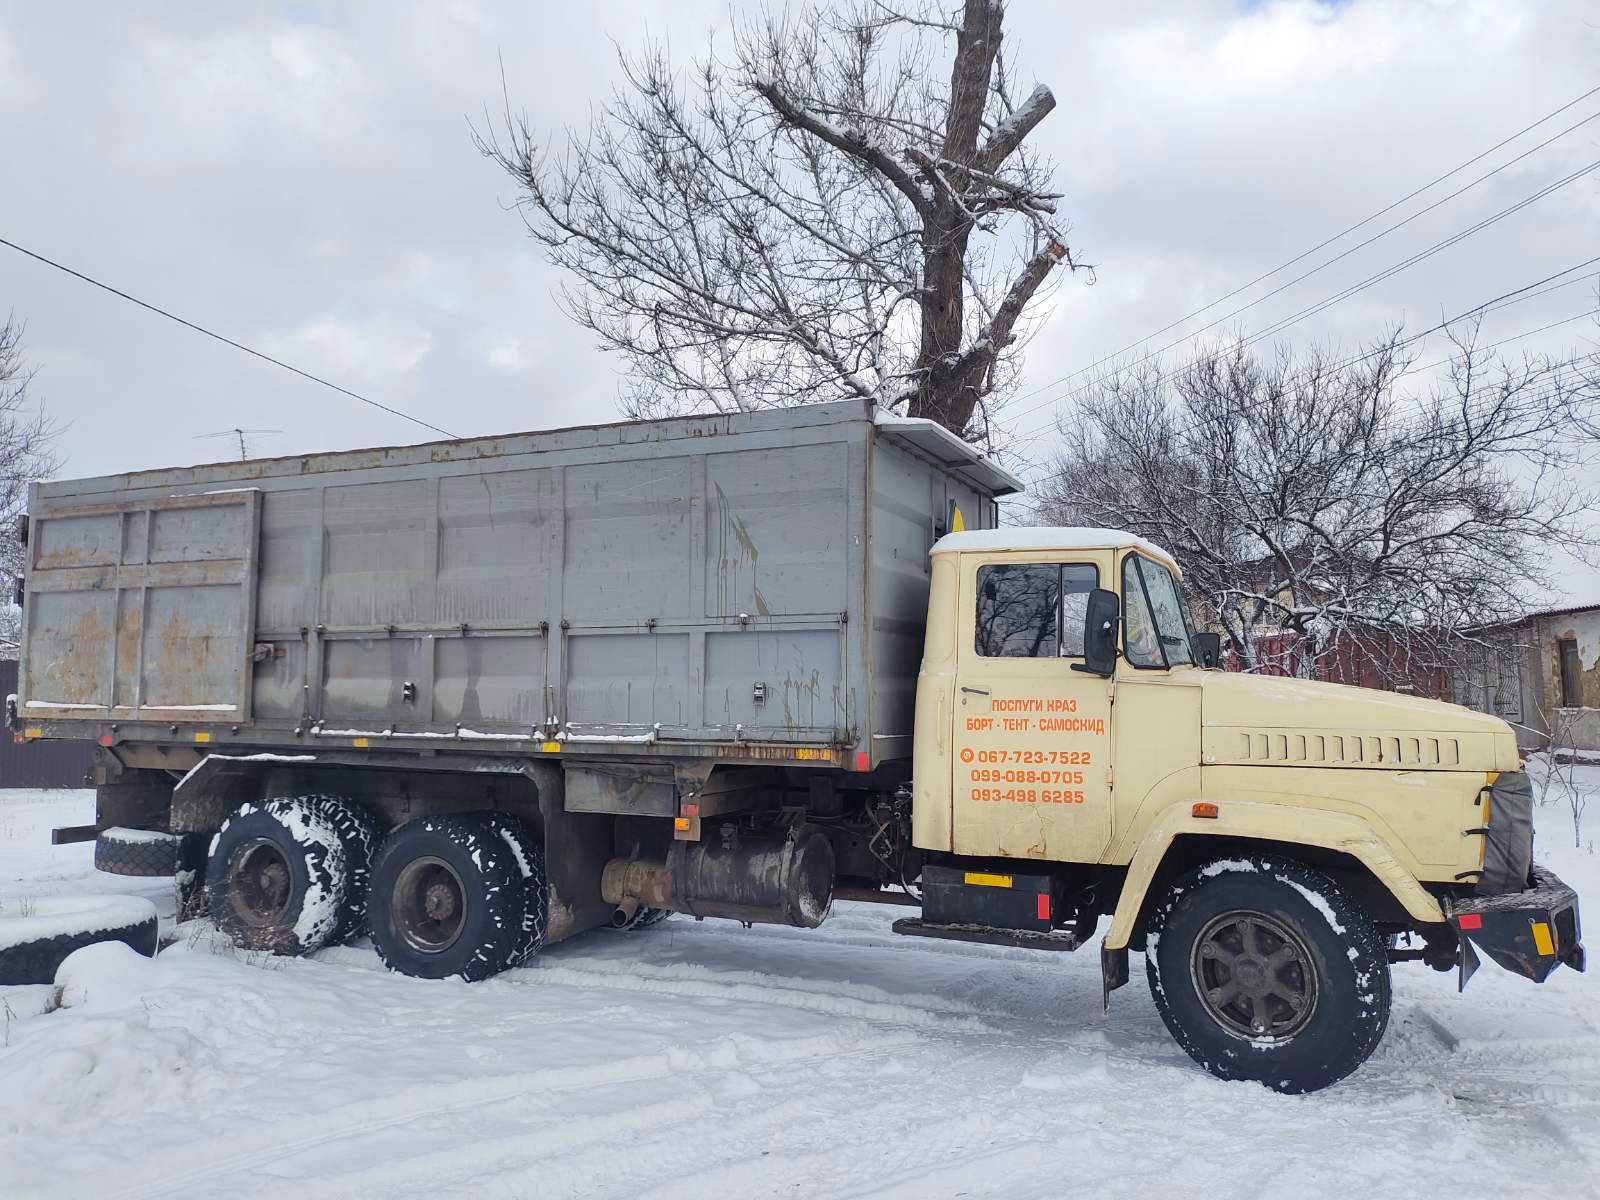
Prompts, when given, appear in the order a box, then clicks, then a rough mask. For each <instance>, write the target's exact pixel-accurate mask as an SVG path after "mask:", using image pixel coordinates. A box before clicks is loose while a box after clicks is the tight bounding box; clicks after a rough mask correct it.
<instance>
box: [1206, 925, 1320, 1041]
mask: <svg viewBox="0 0 1600 1200" xmlns="http://www.w3.org/2000/svg"><path fill="white" fill-rule="evenodd" d="M1190 969H1191V972H1192V974H1193V977H1194V987H1195V992H1196V993H1197V994H1198V995H1199V997H1200V1003H1201V1004H1202V1005H1203V1006H1204V1008H1205V1010H1206V1012H1207V1013H1209V1014H1210V1016H1211V1019H1212V1020H1214V1021H1215V1022H1216V1023H1217V1024H1218V1025H1221V1026H1222V1027H1223V1028H1224V1029H1225V1030H1227V1031H1228V1032H1229V1033H1231V1034H1233V1035H1234V1036H1235V1037H1242V1038H1249V1039H1251V1040H1252V1041H1259V1040H1261V1039H1263V1038H1265V1039H1268V1040H1270V1041H1285V1040H1287V1039H1289V1038H1292V1037H1294V1036H1295V1034H1297V1033H1299V1032H1300V1031H1301V1030H1302V1029H1304V1028H1305V1027H1306V1024H1307V1022H1309V1021H1310V1020H1311V1017H1312V1015H1313V1014H1314V1013H1315V1012H1316V1008H1317V972H1316V968H1315V966H1314V965H1313V963H1312V959H1311V952H1310V951H1309V950H1308V949H1307V948H1306V944H1305V942H1304V941H1302V940H1301V939H1300V937H1299V935H1298V934H1296V933H1295V932H1294V930H1292V929H1290V928H1289V927H1288V926H1287V925H1285V924H1284V923H1283V922H1282V921H1279V920H1277V919H1275V918H1273V917H1269V916H1267V915H1266V914H1265V913H1258V912H1249V911H1239V912H1230V913H1224V914H1222V915H1221V916H1219V917H1215V918H1213V919H1212V921H1211V922H1210V923H1209V924H1208V925H1207V926H1206V927H1205V928H1204V929H1203V930H1201V931H1200V936H1199V937H1198V938H1196V939H1195V943H1194V955H1193V957H1192V959H1191V962H1190Z"/></svg>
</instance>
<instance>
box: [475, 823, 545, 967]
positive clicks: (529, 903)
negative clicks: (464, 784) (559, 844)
mask: <svg viewBox="0 0 1600 1200" xmlns="http://www.w3.org/2000/svg"><path fill="white" fill-rule="evenodd" d="M478 815H479V816H481V817H482V818H483V819H484V820H485V821H486V822H488V824H489V826H490V828H492V829H493V830H494V831H495V832H496V833H498V834H499V835H500V840H501V841H503V842H505V844H506V846H507V848H508V849H510V851H511V855H512V857H513V858H515V859H516V862H517V871H518V873H519V874H520V875H521V877H522V893H523V897H522V928H521V931H520V934H519V936H518V938H517V946H516V949H515V950H513V951H512V952H511V958H510V959H509V960H508V961H507V963H506V965H507V966H509V967H521V966H526V965H527V964H528V963H530V962H532V961H533V959H534V958H535V957H536V956H537V955H538V953H539V950H540V948H541V947H542V946H543V945H544V934H545V921H546V920H547V919H548V917H549V905H550V898H549V894H548V892H547V891H546V890H545V875H544V846H543V844H542V843H541V842H540V841H539V839H538V838H536V837H534V836H533V835H532V834H531V833H529V832H528V826H527V824H526V822H524V821H523V820H522V819H521V818H519V817H515V816H513V815H512V814H511V813H508V812H503V811H501V810H499V809H488V810H486V811H484V812H482V813H480V814H478Z"/></svg>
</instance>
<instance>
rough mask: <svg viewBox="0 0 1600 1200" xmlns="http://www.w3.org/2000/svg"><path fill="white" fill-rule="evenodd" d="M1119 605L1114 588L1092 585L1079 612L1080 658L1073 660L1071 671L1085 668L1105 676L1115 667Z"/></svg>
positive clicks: (1119, 615) (1120, 612)
mask: <svg viewBox="0 0 1600 1200" xmlns="http://www.w3.org/2000/svg"><path fill="white" fill-rule="evenodd" d="M1121 619H1122V605H1121V603H1120V602H1119V601H1118V600H1117V594H1116V593H1115V592H1108V591H1107V590H1106V589H1105V588H1095V589H1094V591H1092V592H1090V593H1089V601H1088V603H1087V605H1086V606H1085V608H1084V614H1083V661H1082V662H1081V663H1073V664H1072V669H1073V670H1074V671H1087V672H1089V674H1091V675H1099V676H1101V677H1103V678H1107V679H1109V678H1110V677H1111V675H1112V673H1113V672H1115V671H1116V669H1117V623H1118V622H1119V621H1120V620H1121Z"/></svg>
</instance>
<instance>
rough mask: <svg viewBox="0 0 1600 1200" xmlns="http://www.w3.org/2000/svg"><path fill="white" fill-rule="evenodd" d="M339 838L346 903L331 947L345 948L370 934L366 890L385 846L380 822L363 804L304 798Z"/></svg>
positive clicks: (329, 942) (321, 797)
mask: <svg viewBox="0 0 1600 1200" xmlns="http://www.w3.org/2000/svg"><path fill="white" fill-rule="evenodd" d="M301 799H303V800H304V801H305V802H306V803H307V804H310V805H312V806H313V807H315V808H316V809H317V810H318V811H319V812H320V813H321V814H322V815H323V817H324V818H325V819H326V820H327V822H328V824H329V825H331V826H332V827H333V830H334V832H335V833H337V834H338V835H339V842H340V844H341V845H342V846H343V847H344V900H343V902H342V903H341V905H340V909H339V922H338V925H337V927H336V928H335V929H334V931H333V935H332V936H331V937H330V938H329V939H328V944H329V945H333V946H343V945H347V944H348V943H350V942H353V941H355V940H357V939H358V938H363V937H366V935H367V887H368V885H369V884H370V882H371V880H372V860H373V859H374V858H375V857H377V854H378V847H379V846H380V845H382V844H383V833H382V831H380V830H379V828H378V822H377V819H376V818H375V817H374V816H373V815H372V813H371V812H370V811H368V810H367V808H365V807H364V806H363V805H361V804H359V803H357V802H356V801H354V800H347V799H345V798H344V797H342V796H305V797H301Z"/></svg>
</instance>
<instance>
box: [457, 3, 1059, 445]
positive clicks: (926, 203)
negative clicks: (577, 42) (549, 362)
mask: <svg viewBox="0 0 1600 1200" xmlns="http://www.w3.org/2000/svg"><path fill="white" fill-rule="evenodd" d="M913 2H915V0H913ZM1004 10H1005V5H1004V3H1003V0H965V2H964V4H963V5H962V7H961V8H960V10H959V11H958V12H956V13H954V14H950V15H947V13H946V10H944V9H942V8H940V7H938V6H937V5H935V4H931V3H925V4H922V5H921V6H919V7H916V8H914V9H910V10H905V9H896V8H891V7H890V5H889V4H888V3H886V2H885V0H852V2H850V3H848V4H847V5H846V6H845V7H844V8H842V9H833V8H822V7H809V6H808V7H803V8H802V7H796V8H794V9H792V10H789V11H788V12H787V13H786V14H785V15H781V16H780V15H774V14H772V13H765V14H763V15H762V16H760V17H757V18H754V19H750V20H744V21H739V22H737V23H736V26H735V29H734V32H733V37H732V45H731V52H730V54H729V56H728V57H727V58H726V59H724V58H722V57H719V56H718V54H717V53H716V51H715V48H713V49H712V50H711V51H709V52H708V53H707V54H706V56H705V57H704V58H702V59H700V60H699V61H698V62H696V63H695V64H694V65H693V67H692V69H691V70H689V71H686V72H682V73H680V72H678V71H677V70H675V69H674V67H673V65H672V63H671V62H670V61H669V59H668V56H667V54H666V53H665V52H664V51H663V50H661V49H659V48H655V49H651V50H649V51H647V52H646V53H645V54H644V55H642V56H640V57H636V58H628V57H624V59H623V68H624V72H625V84H624V85H623V87H622V88H620V89H619V90H618V91H617V92H616V93H615V94H614V95H613V97H612V99H611V101H610V103H609V104H607V105H606V106H605V108H604V109H603V110H602V111H601V112H600V113H599V114H598V116H597V117H596V119H595V120H594V121H593V123H592V125H591V127H590V128H589V130H588V131H587V133H585V134H583V135H571V136H568V137H567V138H566V140H565V144H564V147H563V148H562V149H561V150H560V151H559V152H558V153H556V154H554V155H550V154H549V153H548V149H549V147H548V145H547V143H546V142H545V141H544V140H541V138H540V136H539V135H538V134H537V133H536V132H535V130H534V128H533V127H532V125H531V124H530V122H529V120H528V118H527V117H526V116H514V115H513V114H512V111H511V107H510V103H509V101H508V102H507V104H506V107H505V111H504V114H503V117H502V118H501V119H500V120H499V121H497V122H495V123H494V124H493V125H492V126H491V125H490V124H489V123H488V122H486V126H485V128H484V129H483V130H479V131H476V133H475V137H476V140H477V144H478V146H479V149H480V150H482V151H483V153H485V154H486V155H487V156H489V157H490V158H491V159H493V160H494V161H495V162H497V163H498V164H499V165H500V166H501V167H503V168H504V169H505V170H506V171H507V172H508V173H509V174H510V175H511V177H512V178H513V179H514V180H515V181H516V183H517V185H518V193H517V200H516V204H517V207H518V209H519V210H520V212H521V214H522V216H523V219H524V221H525V223H526V225H527V228H528V230H529V232H530V233H531V234H532V236H533V237H534V239H535V240H536V241H538V242H539V243H540V244H542V245H543V246H544V247H545V248H546V249H547V250H548V252H549V255H550V257H551V259H552V260H553V261H554V262H556V263H557V264H558V265H560V266H562V267H564V268H566V269H567V270H569V271H571V272H572V274H573V275H574V276H576V278H577V280H578V286H577V287H576V288H573V289H565V290H564V291H563V300H564V304H565V307H566V308H567V310H568V312H569V313H570V314H571V315H572V316H573V317H574V318H575V319H576V320H577V321H578V323H579V324H581V325H582V326H584V327H585V328H586V329H589V330H591V331H592V332H593V333H594V334H596V335H597V336H598V337H599V340H600V344H601V346H602V347H604V348H605V349H607V350H613V351H618V352H620V353H621V354H622V355H623V357H624V358H625V359H626V361H627V363H628V366H629V369H630V371H631V373H632V376H633V380H632V383H631V385H630V388H629V390H628V391H627V393H626V394H625V395H624V399H623V403H624V407H625V408H626V410H627V411H628V412H629V413H630V414H631V415H635V416H649V415H658V414H664V413H676V412H704V411H710V412H728V411H736V410H744V409H755V408H765V407H773V406H780V405H791V404H803V403H808V402H815V401H823V400H837V399H845V398H849V397H863V398H870V399H873V400H875V401H877V402H878V403H880V404H881V405H883V406H884V407H887V408H891V409H893V410H894V411H901V412H904V413H906V414H907V415H911V416H919V417H928V418H931V419H933V420H935V421H938V422H940V423H941V424H943V425H945V426H946V427H948V428H950V429H952V430H954V431H956V432H957V433H959V434H962V435H963V436H979V435H981V434H984V433H986V428H985V417H986V415H987V413H986V410H985V405H986V403H988V402H989V400H990V398H991V397H995V398H1003V397H1004V395H1005V394H1006V392H1007V390H1008V389H1009V388H1011V387H1012V385H1013V382H1014V378H1015V370H1016V365H1015V359H1016V352H1017V350H1018V348H1019V346H1020V345H1021V343H1022V341H1023V340H1025V338H1024V335H1025V333H1026V331H1027V317H1028V313H1029V310H1030V305H1031V303H1032V302H1033V301H1034V300H1035V299H1036V298H1037V297H1038V296H1039V295H1040V289H1041V286H1042V285H1043V284H1044V283H1045V281H1046V279H1047V278H1048V277H1049V276H1050V274H1051V273H1052V271H1054V270H1055V268H1056V267H1057V265H1058V264H1061V263H1066V264H1067V265H1068V267H1070V268H1073V269H1076V268H1077V267H1078V266H1079V265H1080V264H1078V263H1076V262H1074V260H1073V257H1072V255H1071V253H1070V251H1069V250H1068V249H1067V246H1066V243H1065V240H1064V234H1063V232H1062V231H1061V227H1060V226H1059V225H1058V224H1057V219H1056V205H1057V201H1058V200H1059V199H1060V197H1059V196H1058V195H1057V194H1056V193H1054V192H1052V191H1050V190H1049V180H1050V175H1051V168H1050V165H1049V164H1048V163H1046V162H1044V161H1043V160H1042V159H1040V158H1039V157H1038V156H1037V155H1035V154H1034V153H1033V152H1032V151H1031V149H1030V148H1029V147H1027V146H1025V145H1024V142H1025V140H1026V139H1027V137H1028V135H1029V134H1030V133H1031V132H1032V131H1033V130H1034V128H1035V127H1036V126H1037V125H1038V124H1039V122H1040V121H1042V120H1043V119H1044V118H1045V117H1046V116H1047V115H1048V114H1049V113H1050V111H1051V110H1052V109H1053V108H1054V107H1055V98H1054V97H1053V96H1052V95H1051V93H1050V90H1049V89H1048V88H1047V87H1044V86H1042V85H1041V86H1037V87H1035V88H1034V89H1033V90H1032V91H1031V92H1030V93H1029V94H1028V95H1027V96H1026V97H1025V98H1023V99H1021V100H1020V102H1015V101H1014V99H1013V92H1012V79H1011V73H1010V69H1009V66H1008V63H1007V61H1006V58H1005V57H1004V55H1003V54H1002V51H1001V43H1002V28H1001V26H1002V19H1003V16H1004ZM952 43H953V57H952V59H951V66H950V68H949V74H948V84H947V85H946V84H945V83H944V80H943V79H942V78H941V75H942V72H941V70H940V68H939V67H938V56H939V55H940V54H941V53H942V52H946V51H949V49H950V47H951V46H952Z"/></svg>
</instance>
